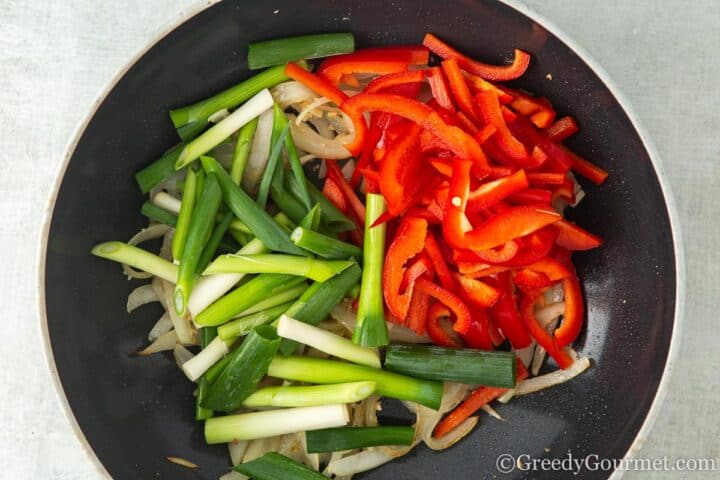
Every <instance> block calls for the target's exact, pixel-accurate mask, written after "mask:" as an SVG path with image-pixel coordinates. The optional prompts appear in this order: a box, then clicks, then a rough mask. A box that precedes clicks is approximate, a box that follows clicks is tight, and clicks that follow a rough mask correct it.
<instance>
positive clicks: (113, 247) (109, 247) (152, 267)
mask: <svg viewBox="0 0 720 480" xmlns="http://www.w3.org/2000/svg"><path fill="white" fill-rule="evenodd" d="M90 253H92V254H93V255H96V256H98V257H102V258H106V259H108V260H113V261H115V262H118V263H123V264H125V265H129V266H131V267H132V268H137V269H138V270H142V271H143V272H147V273H149V274H151V275H155V276H156V277H160V278H162V279H164V280H167V281H168V282H172V283H175V281H176V280H177V276H178V267H177V265H174V264H172V263H170V262H168V261H167V260H165V259H164V258H161V257H159V256H157V255H154V254H152V253H150V252H148V251H147V250H143V249H142V248H138V247H134V246H132V245H128V244H127V243H123V242H105V243H100V244H98V245H95V246H94V247H93V249H92V250H91V251H90Z"/></svg>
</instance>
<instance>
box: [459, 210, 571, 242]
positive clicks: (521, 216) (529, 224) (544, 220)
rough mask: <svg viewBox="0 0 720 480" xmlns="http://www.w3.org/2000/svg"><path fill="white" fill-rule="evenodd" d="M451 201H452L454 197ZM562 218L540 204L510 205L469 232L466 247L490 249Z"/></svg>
mask: <svg viewBox="0 0 720 480" xmlns="http://www.w3.org/2000/svg"><path fill="white" fill-rule="evenodd" d="M449 202H450V203H452V199H450V200H449ZM446 210H447V209H446ZM446 216H447V213H446ZM561 218H562V217H561V216H560V215H559V214H558V213H557V212H555V211H554V210H550V209H547V208H543V207H540V206H530V205H528V206H526V205H521V206H514V207H510V208H508V209H507V210H505V211H504V212H502V213H500V214H498V215H495V216H494V217H491V218H490V219H489V220H488V221H486V222H485V223H483V224H482V225H479V226H477V227H475V228H473V230H471V231H470V232H467V233H466V234H465V238H466V242H467V245H466V247H465V248H470V249H472V250H489V249H491V248H493V247H497V246H498V245H502V244H504V243H506V242H509V241H510V240H513V239H516V238H518V237H522V236H525V235H528V234H530V233H533V232H535V231H537V230H539V229H541V228H543V227H544V226H546V225H550V224H553V223H555V222H557V221H558V220H560V219H561Z"/></svg>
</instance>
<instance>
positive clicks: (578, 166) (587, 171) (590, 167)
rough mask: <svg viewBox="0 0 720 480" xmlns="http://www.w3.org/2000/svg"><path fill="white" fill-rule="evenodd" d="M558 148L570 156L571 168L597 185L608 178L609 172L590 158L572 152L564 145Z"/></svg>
mask: <svg viewBox="0 0 720 480" xmlns="http://www.w3.org/2000/svg"><path fill="white" fill-rule="evenodd" d="M558 148H559V149H560V150H561V151H563V152H564V153H565V154H566V155H567V156H568V157H570V160H571V162H572V167H571V168H572V169H573V171H574V172H576V173H579V174H580V175H582V176H583V177H585V178H587V179H588V180H590V181H591V182H592V183H594V184H595V185H600V184H602V183H604V182H605V180H607V177H608V172H606V171H605V170H603V169H602V168H600V167H598V166H597V165H595V164H594V163H592V162H590V161H588V160H585V159H584V158H582V157H581V156H579V155H578V154H576V153H574V152H571V151H570V150H568V149H567V148H565V147H564V146H562V145H559V146H558Z"/></svg>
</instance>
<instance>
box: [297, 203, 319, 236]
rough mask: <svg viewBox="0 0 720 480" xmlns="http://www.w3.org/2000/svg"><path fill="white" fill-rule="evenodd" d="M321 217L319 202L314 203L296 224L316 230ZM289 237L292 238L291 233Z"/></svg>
mask: <svg viewBox="0 0 720 480" xmlns="http://www.w3.org/2000/svg"><path fill="white" fill-rule="evenodd" d="M321 217H322V210H321V209H320V204H319V203H316V204H315V206H314V207H313V208H311V209H310V211H309V212H308V213H307V215H305V216H304V217H303V218H301V219H300V221H299V222H298V226H300V227H303V228H307V229H308V230H317V229H318V228H320V219H321ZM290 237H291V238H290V239H291V240H292V235H290ZM293 241H294V240H293Z"/></svg>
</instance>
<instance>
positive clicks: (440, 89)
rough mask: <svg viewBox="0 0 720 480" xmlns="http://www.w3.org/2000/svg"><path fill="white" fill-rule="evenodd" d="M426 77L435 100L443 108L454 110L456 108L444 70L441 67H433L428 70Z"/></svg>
mask: <svg viewBox="0 0 720 480" xmlns="http://www.w3.org/2000/svg"><path fill="white" fill-rule="evenodd" d="M426 75H427V79H428V83H429V84H430V92H431V93H432V96H433V98H434V99H435V100H436V101H437V102H438V104H439V105H440V106H441V107H442V108H445V109H448V110H453V109H454V108H455V107H454V105H453V102H452V98H451V97H450V90H449V89H448V84H447V81H446V80H445V74H444V73H443V71H442V69H441V68H440V67H431V68H429V69H427V72H426Z"/></svg>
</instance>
